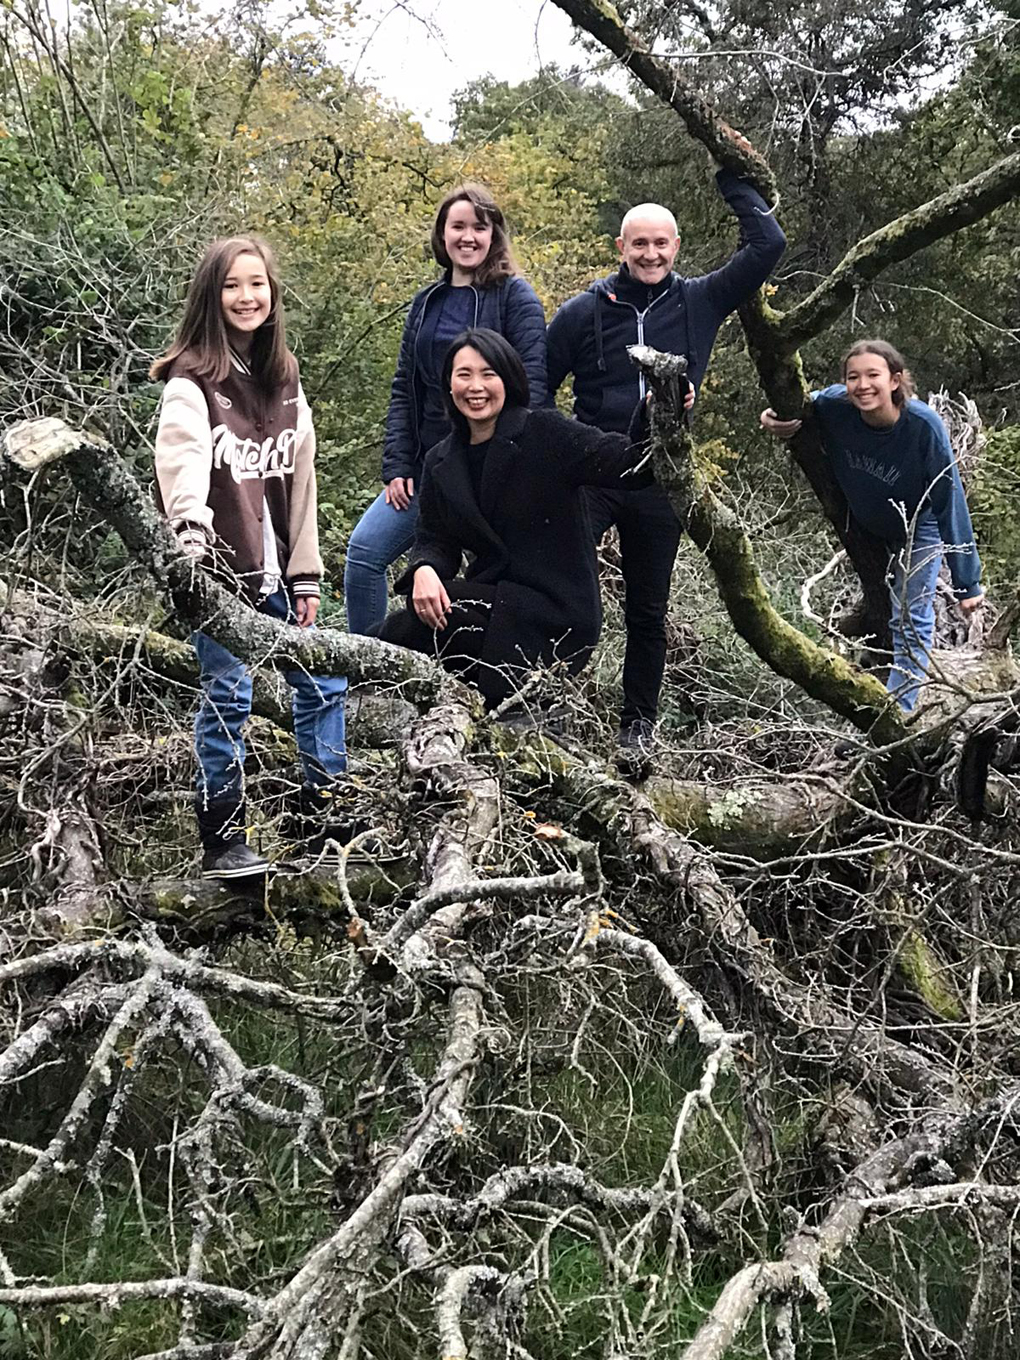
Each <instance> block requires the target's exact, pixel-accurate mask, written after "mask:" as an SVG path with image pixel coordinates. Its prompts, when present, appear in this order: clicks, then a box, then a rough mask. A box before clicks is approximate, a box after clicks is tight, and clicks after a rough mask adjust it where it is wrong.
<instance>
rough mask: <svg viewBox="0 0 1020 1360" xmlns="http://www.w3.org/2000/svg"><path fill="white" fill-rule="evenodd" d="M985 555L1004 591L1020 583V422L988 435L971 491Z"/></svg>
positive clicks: (990, 573) (991, 573)
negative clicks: (1019, 509)
mask: <svg viewBox="0 0 1020 1360" xmlns="http://www.w3.org/2000/svg"><path fill="white" fill-rule="evenodd" d="M968 496H969V500H970V504H971V510H972V513H973V517H974V527H975V529H976V531H977V535H978V542H979V543H980V546H981V558H982V561H983V563H984V566H985V570H986V572H987V574H988V576H989V578H990V579H991V580H992V581H993V582H994V583H995V584H996V585H997V586H998V587H999V589H1000V590H1002V591H1004V592H1005V591H1007V590H1008V589H1015V588H1016V586H1017V585H1018V583H1020V520H1018V518H1017V513H1016V508H1017V504H1018V501H1020V425H1007V426H1006V427H1005V428H1003V429H998V430H993V431H992V432H991V434H990V435H989V436H988V443H987V444H986V445H985V448H984V452H983V453H982V455H981V460H980V462H979V463H978V467H977V473H976V475H975V477H974V479H973V483H972V485H971V487H970V488H969V491H968Z"/></svg>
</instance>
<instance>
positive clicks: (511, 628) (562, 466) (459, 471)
mask: <svg viewBox="0 0 1020 1360" xmlns="http://www.w3.org/2000/svg"><path fill="white" fill-rule="evenodd" d="M639 429H640V419H639V413H637V412H636V413H635V420H634V422H633V424H632V431H631V434H626V435H625V434H605V433H603V431H601V430H599V429H597V428H595V427H594V426H590V425H583V424H582V423H581V422H580V421H576V420H569V419H568V418H567V417H566V416H563V415H560V413H559V412H558V411H553V410H548V409H547V410H540V411H529V410H527V409H525V408H523V407H520V406H516V407H509V408H506V409H504V411H503V412H502V413H501V415H500V417H499V420H498V421H497V424H496V431H495V434H494V436H493V438H492V442H491V443H490V445H489V449H488V452H487V454H486V456H485V467H484V470H483V474H482V482H481V490H480V496H479V497H478V499H476V497H475V493H474V490H473V488H472V485H471V475H470V471H469V466H468V454H467V445H466V442H465V440H464V437H463V436H461V435H459V434H457V433H454V434H452V435H450V436H448V437H447V438H446V439H444V440H443V442H442V443H441V444H437V445H436V446H435V448H433V449H431V450H430V452H429V453H428V455H427V457H426V460H425V475H424V479H423V482H422V485H421V488H420V490H419V507H418V529H417V537H416V538H415V542H414V546H413V548H412V549H411V556H410V565H409V566H408V569H407V571H406V572H405V573H404V575H403V577H402V578H401V580H400V582H398V588H400V589H404V590H408V591H410V589H411V586H412V584H413V580H414V573H415V571H416V570H417V569H418V567H421V566H426V565H427V566H430V567H432V568H434V570H435V571H436V572H437V573H438V575H439V576H440V577H441V578H442V580H443V581H444V582H446V583H449V582H451V581H453V580H454V578H456V577H457V576H458V573H459V572H460V569H461V564H462V561H463V558H464V555H465V554H468V555H469V556H470V562H469V565H468V567H467V570H466V571H465V573H464V576H463V582H464V583H465V584H470V583H471V582H479V583H482V584H487V585H495V586H496V588H497V589H496V598H495V602H494V604H493V607H492V614H491V619H490V622H489V625H488V628H487V630H486V635H485V641H484V645H483V650H482V655H481V660H482V663H483V665H492V666H507V665H509V666H517V667H519V666H521V665H524V664H527V665H534V664H535V663H536V662H543V663H545V664H549V663H551V662H554V661H562V662H565V663H566V664H567V666H568V669H569V670H570V671H571V673H574V672H576V671H578V670H580V669H581V667H582V666H583V665H584V664H585V662H586V661H587V660H588V658H589V656H590V655H591V652H592V649H593V647H594V646H595V644H596V642H597V641H598V638H599V633H600V632H601V629H602V601H601V598H600V595H599V582H598V567H597V562H596V557H595V545H594V543H593V542H592V533H591V527H590V524H589V520H588V512H587V509H586V506H585V501H584V496H583V494H582V491H581V488H582V487H584V486H610V487H621V488H622V487H633V488H634V489H637V488H639V487H643V486H649V485H650V484H651V483H652V481H653V476H652V471H651V464H650V462H649V463H647V464H645V466H644V467H643V468H641V470H640V471H637V472H630V471H629V470H630V469H632V468H633V467H634V465H635V464H637V463H639V462H640V461H641V459H642V458H643V456H644V454H645V452H646V444H645V443H644V442H634V441H633V438H632V435H634V434H636V433H637V432H638V431H639ZM459 593H460V594H461V595H463V594H464V593H465V592H464V589H463V587H462V589H461V590H460V592H459Z"/></svg>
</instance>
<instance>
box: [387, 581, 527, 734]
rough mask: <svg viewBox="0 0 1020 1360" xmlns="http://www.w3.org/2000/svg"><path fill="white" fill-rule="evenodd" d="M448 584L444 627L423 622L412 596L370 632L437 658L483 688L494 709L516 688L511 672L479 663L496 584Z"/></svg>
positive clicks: (469, 681) (460, 582) (455, 672)
mask: <svg viewBox="0 0 1020 1360" xmlns="http://www.w3.org/2000/svg"><path fill="white" fill-rule="evenodd" d="M443 584H444V585H445V586H446V591H447V594H448V595H449V596H450V601H451V603H452V605H453V608H452V609H451V611H450V613H449V615H448V616H447V620H446V627H445V628H443V629H435V628H430V627H429V626H428V624H427V623H422V621H421V619H420V618H419V617H418V615H417V614H416V613H415V612H414V608H413V606H412V604H411V601H410V599H408V601H407V606H406V608H404V609H398V610H395V611H394V612H393V613H391V614H387V615H386V618H385V620H384V621H383V622H382V623H381V624H380V625H379V626H378V627H377V628H372V629H370V630H369V632H370V633H374V634H376V636H378V637H380V638H382V640H383V641H384V642H395V643H396V644H397V646H398V647H407V648H408V650H409V651H412V652H424V653H425V654H426V656H433V657H436V658H437V659H438V660H439V662H440V663H441V664H442V666H443V667H444V668H445V669H446V670H448V671H452V672H453V674H454V675H459V676H460V677H461V679H463V680H466V681H467V682H468V683H469V684H471V685H474V686H476V688H477V689H479V690H481V693H482V697H483V698H484V699H485V702H486V704H487V706H488V707H489V708H493V707H494V706H495V705H496V704H498V703H501V702H502V701H503V700H504V699H505V698H506V697H507V695H509V694H510V693H511V691H512V679H511V677H509V676H507V675H505V674H504V673H503V671H502V670H499V669H497V668H496V667H493V666H483V665H481V664H480V658H481V655H482V649H483V647H484V646H485V634H486V631H487V629H488V627H489V623H490V621H491V618H492V604H493V601H494V600H495V598H496V590H497V587H496V586H494V585H476V584H473V583H471V582H467V581H444V582H443Z"/></svg>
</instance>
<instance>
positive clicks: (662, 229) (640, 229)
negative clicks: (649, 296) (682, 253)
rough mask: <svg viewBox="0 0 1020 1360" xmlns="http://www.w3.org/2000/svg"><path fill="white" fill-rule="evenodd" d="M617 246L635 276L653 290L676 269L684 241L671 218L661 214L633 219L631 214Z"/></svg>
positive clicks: (626, 220)
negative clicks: (681, 243) (674, 265)
mask: <svg viewBox="0 0 1020 1360" xmlns="http://www.w3.org/2000/svg"><path fill="white" fill-rule="evenodd" d="M616 245H617V249H618V250H619V252H620V256H621V258H622V260H623V262H624V264H625V265H626V266H627V268H628V269H629V270H630V272H631V275H632V276H633V277H634V278H635V279H637V280H638V281H639V282H640V283H644V284H647V285H648V286H649V287H652V286H653V285H654V284H656V283H661V282H662V280H663V279H664V278H665V277H666V275H667V274H668V273H669V271H670V270H671V269H672V268H673V261H674V260H675V259H676V253H677V251H678V250H679V248H680V238H679V236H677V234H676V224H675V223H674V222H673V220H672V218H670V217H667V216H662V215H661V214H657V213H649V214H643V213H642V214H641V215H639V216H636V217H631V215H630V214H629V213H628V214H627V217H626V219H625V221H624V224H623V235H622V236H618V237H617V238H616Z"/></svg>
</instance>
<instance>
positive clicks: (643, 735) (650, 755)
mask: <svg viewBox="0 0 1020 1360" xmlns="http://www.w3.org/2000/svg"><path fill="white" fill-rule="evenodd" d="M654 750H655V725H654V723H652V722H650V721H649V720H648V719H647V718H637V719H636V720H635V721H634V722H631V723H627V724H626V726H623V727H621V728H620V733H619V736H618V737H617V739H616V768H617V769H618V770H619V771H620V773H621V774H622V775H623V777H624V779H629V780H631V781H633V782H634V783H638V784H640V783H641V782H642V781H643V780H645V779H647V778H648V776H649V775H650V774H651V773H652V770H653V769H654V767H655V760H654Z"/></svg>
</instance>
